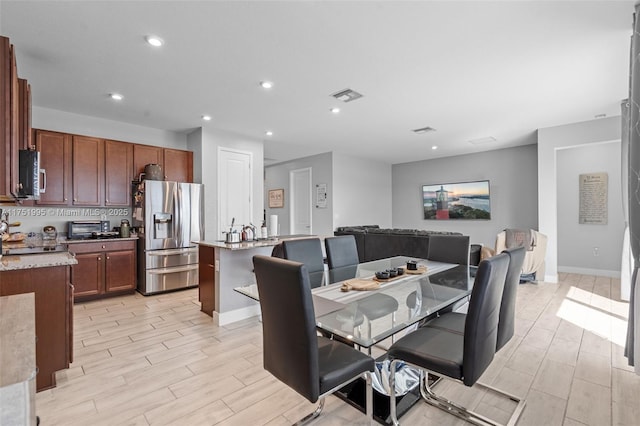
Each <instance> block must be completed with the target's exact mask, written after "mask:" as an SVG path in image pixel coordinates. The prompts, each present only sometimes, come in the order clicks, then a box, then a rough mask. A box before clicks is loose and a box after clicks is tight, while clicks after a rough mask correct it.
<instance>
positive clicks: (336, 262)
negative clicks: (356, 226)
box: [324, 235, 360, 269]
mask: <svg viewBox="0 0 640 426" xmlns="http://www.w3.org/2000/svg"><path fill="white" fill-rule="evenodd" d="M324 247H325V251H326V253H327V262H328V264H329V269H336V268H343V267H346V266H353V265H357V264H358V263H360V260H359V258H358V246H357V245H356V237H354V236H353V235H340V236H337V237H327V238H325V239H324Z"/></svg>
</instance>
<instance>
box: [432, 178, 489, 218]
mask: <svg viewBox="0 0 640 426" xmlns="http://www.w3.org/2000/svg"><path fill="white" fill-rule="evenodd" d="M422 207H423V212H424V218H425V219H427V220H431V219H433V220H449V219H467V220H489V219H491V198H490V196H489V181H488V180H479V181H475V182H457V183H439V184H434V185H423V186H422Z"/></svg>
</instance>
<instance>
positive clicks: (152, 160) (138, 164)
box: [133, 144, 163, 179]
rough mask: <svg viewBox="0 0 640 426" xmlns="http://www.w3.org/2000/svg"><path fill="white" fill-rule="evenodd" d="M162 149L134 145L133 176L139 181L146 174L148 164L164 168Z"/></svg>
mask: <svg viewBox="0 0 640 426" xmlns="http://www.w3.org/2000/svg"><path fill="white" fill-rule="evenodd" d="M162 163H163V155H162V148H161V147H158V146H151V145H139V144H135V145H133V174H134V178H135V179H138V178H139V177H140V174H141V173H144V166H146V165H147V164H160V165H161V166H162Z"/></svg>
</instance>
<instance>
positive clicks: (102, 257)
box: [69, 239, 137, 301]
mask: <svg viewBox="0 0 640 426" xmlns="http://www.w3.org/2000/svg"><path fill="white" fill-rule="evenodd" d="M136 242H137V240H135V239H132V240H118V241H113V240H109V241H107V240H103V241H97V242H96V241H92V242H81V243H73V244H69V251H70V252H72V253H74V254H75V256H76V260H77V261H78V264H77V265H74V266H73V267H72V268H71V283H72V284H73V285H74V287H75V292H74V300H75V301H79V300H88V299H95V298H100V297H107V296H112V295H118V294H123V293H126V292H133V291H134V290H135V289H136Z"/></svg>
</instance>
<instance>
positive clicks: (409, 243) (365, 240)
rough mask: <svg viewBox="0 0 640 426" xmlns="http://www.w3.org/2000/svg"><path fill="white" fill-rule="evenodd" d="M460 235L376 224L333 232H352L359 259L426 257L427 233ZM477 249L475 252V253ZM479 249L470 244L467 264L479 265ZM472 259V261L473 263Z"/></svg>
mask: <svg viewBox="0 0 640 426" xmlns="http://www.w3.org/2000/svg"><path fill="white" fill-rule="evenodd" d="M434 234H438V235H462V234H461V233H459V232H442V231H425V230H418V229H382V228H380V227H379V226H378V225H361V226H343V227H339V228H338V229H337V230H336V231H335V232H334V235H353V236H354V237H355V238H356V245H357V246H358V257H359V258H360V262H369V261H371V260H378V259H383V258H385V257H392V256H410V257H416V258H420V259H427V258H428V257H429V236H430V235H434ZM476 251H477V253H475V252H476ZM476 255H477V257H478V259H477V260H476V259H475V257H476ZM479 257H480V250H479V247H478V250H476V247H474V245H472V247H471V259H470V263H471V264H472V265H473V264H476V265H477V264H478V263H477V262H478V261H479ZM474 262H475V263H474Z"/></svg>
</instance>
